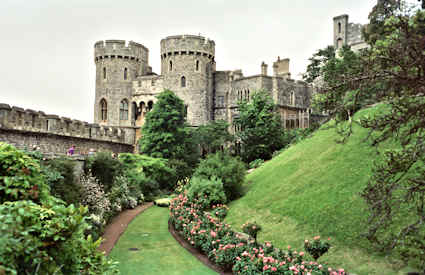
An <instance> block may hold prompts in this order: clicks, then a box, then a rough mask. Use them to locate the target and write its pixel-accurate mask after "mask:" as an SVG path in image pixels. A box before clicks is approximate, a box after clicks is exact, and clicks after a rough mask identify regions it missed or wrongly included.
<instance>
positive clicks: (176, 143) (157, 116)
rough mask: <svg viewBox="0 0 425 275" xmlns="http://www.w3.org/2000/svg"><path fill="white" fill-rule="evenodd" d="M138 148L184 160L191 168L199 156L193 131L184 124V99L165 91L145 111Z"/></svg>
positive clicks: (152, 153)
mask: <svg viewBox="0 0 425 275" xmlns="http://www.w3.org/2000/svg"><path fill="white" fill-rule="evenodd" d="M140 151H141V152H142V153H143V154H147V155H149V156H151V157H155V158H165V159H176V160H183V161H184V162H185V163H186V164H188V165H189V166H190V167H193V166H195V164H196V163H197V161H198V158H199V152H198V148H197V146H196V143H195V138H194V133H193V130H192V129H191V128H190V127H189V126H188V125H187V124H186V111H185V106H184V103H183V101H182V100H181V99H180V98H178V97H177V96H176V95H175V94H174V93H173V92H172V91H170V90H164V91H163V92H162V93H160V94H159V95H158V101H157V102H156V103H155V104H154V106H153V109H152V110H151V111H150V112H149V113H148V114H147V116H146V121H145V124H144V125H143V127H142V138H141V139H140Z"/></svg>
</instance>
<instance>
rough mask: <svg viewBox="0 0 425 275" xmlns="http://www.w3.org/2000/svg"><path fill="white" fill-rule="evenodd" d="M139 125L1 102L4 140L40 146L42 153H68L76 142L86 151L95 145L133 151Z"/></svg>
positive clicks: (0, 127) (80, 151)
mask: <svg viewBox="0 0 425 275" xmlns="http://www.w3.org/2000/svg"><path fill="white" fill-rule="evenodd" d="M135 131H136V129H133V128H126V129H121V128H117V127H101V126H99V125H97V124H89V123H87V122H82V121H78V120H72V119H69V118H65V117H59V116H56V115H46V114H45V113H43V112H36V111H33V110H24V109H22V108H19V107H10V106H9V105H7V104H0V141H2V142H6V143H9V144H12V145H14V146H16V147H17V148H20V149H25V148H27V149H31V148H32V147H33V146H36V147H39V150H40V151H41V152H42V153H52V154H65V153H66V151H67V150H68V149H69V148H70V147H71V146H72V145H75V146H76V153H78V154H85V153H87V152H88V151H89V150H90V149H91V148H93V149H95V150H96V151H112V152H115V153H121V152H133V144H134V137H135Z"/></svg>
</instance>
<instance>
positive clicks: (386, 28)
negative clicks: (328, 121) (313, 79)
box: [315, 1, 425, 268]
mask: <svg viewBox="0 0 425 275" xmlns="http://www.w3.org/2000/svg"><path fill="white" fill-rule="evenodd" d="M369 18H370V20H371V24H370V25H369V27H368V28H367V29H366V31H365V33H366V41H367V42H368V43H369V48H368V49H365V50H363V51H362V52H360V53H353V52H351V51H350V50H349V49H343V50H342V52H341V56H342V57H341V58H340V59H330V60H329V61H328V62H327V63H326V64H324V65H323V66H322V67H321V68H320V71H321V76H322V77H323V78H324V87H323V89H322V91H321V93H319V95H318V97H317V98H316V99H315V100H316V104H318V105H319V106H320V108H322V110H326V111H328V112H329V114H330V115H331V116H332V117H334V118H336V120H337V122H341V121H343V120H345V119H347V118H350V117H351V115H352V113H353V112H354V111H356V110H357V109H358V108H359V107H361V106H364V105H365V104H367V102H368V101H369V103H370V102H382V106H380V108H378V110H377V112H376V113H375V114H374V115H371V116H369V117H365V118H363V119H362V120H361V121H359V123H361V125H362V126H363V127H366V128H368V129H370V130H371V133H373V134H371V138H372V140H373V144H374V145H378V144H380V143H382V142H384V141H387V142H391V144H392V146H391V148H390V149H386V150H385V151H384V152H383V157H382V160H381V161H380V162H378V163H376V164H375V167H374V170H373V176H372V177H371V180H370V182H369V183H368V185H367V187H366V188H365V189H364V190H363V192H362V196H363V198H364V199H365V201H366V203H367V205H368V207H369V210H370V219H369V227H368V232H367V237H368V239H369V240H371V241H372V242H373V243H375V244H377V245H378V246H379V247H380V248H381V249H383V250H385V251H388V252H389V251H392V250H393V249H397V250H400V251H402V252H403V255H404V256H406V257H405V258H406V259H415V260H416V261H417V264H419V265H421V266H422V268H425V255H424V253H423V249H421V247H425V246H424V245H425V244H424V242H423V239H422V240H420V238H421V237H420V236H424V234H425V180H424V179H425V165H424V163H425V50H424V49H425V12H424V11H423V10H420V9H417V8H411V7H407V5H406V4H405V3H404V2H399V1H379V2H378V4H377V6H376V7H375V8H374V10H373V11H372V13H371V15H370V16H369ZM344 113H345V114H346V115H345V116H344ZM352 123H354V122H352V121H351V120H350V122H349V123H345V124H340V125H346V127H344V131H342V132H343V133H344V134H345V135H346V136H349V134H350V133H351V124H352ZM420 251H422V252H420ZM418 259H419V260H418Z"/></svg>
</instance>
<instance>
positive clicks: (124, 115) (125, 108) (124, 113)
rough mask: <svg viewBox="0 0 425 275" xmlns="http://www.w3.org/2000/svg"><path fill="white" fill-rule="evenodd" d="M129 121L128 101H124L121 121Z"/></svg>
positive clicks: (121, 105) (121, 107)
mask: <svg viewBox="0 0 425 275" xmlns="http://www.w3.org/2000/svg"><path fill="white" fill-rule="evenodd" d="M127 119H128V101H127V100H126V99H123V100H122V101H121V103H120V120H127Z"/></svg>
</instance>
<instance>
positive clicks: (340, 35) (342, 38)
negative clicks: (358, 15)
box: [333, 14, 348, 49]
mask: <svg viewBox="0 0 425 275" xmlns="http://www.w3.org/2000/svg"><path fill="white" fill-rule="evenodd" d="M333 20H334V47H335V49H340V48H342V46H343V45H347V35H348V15H346V14H343V15H340V16H337V17H334V19H333Z"/></svg>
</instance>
